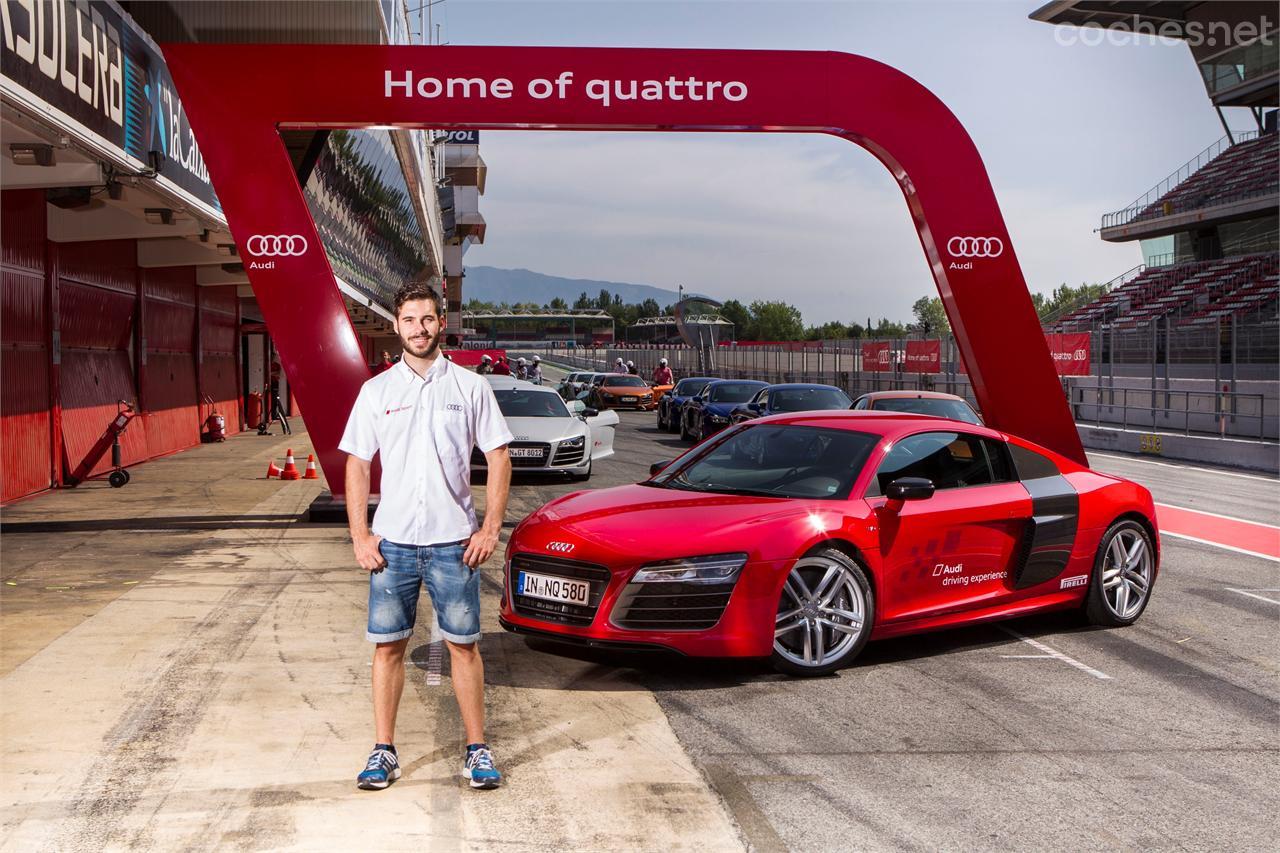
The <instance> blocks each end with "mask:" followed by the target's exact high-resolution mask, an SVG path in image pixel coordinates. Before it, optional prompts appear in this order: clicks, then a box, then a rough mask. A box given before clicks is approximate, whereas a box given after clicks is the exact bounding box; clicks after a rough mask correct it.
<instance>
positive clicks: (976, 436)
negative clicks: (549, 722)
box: [501, 411, 1159, 675]
mask: <svg viewBox="0 0 1280 853" xmlns="http://www.w3.org/2000/svg"><path fill="white" fill-rule="evenodd" d="M658 533H660V534H662V535H655V534H658ZM1158 542H1159V538H1158V534H1157V530H1156V524H1155V510H1154V507H1153V504H1152V499H1151V495H1150V493H1149V492H1148V491H1147V490H1146V489H1145V488H1143V487H1142V486H1139V485H1137V484H1136V483H1131V482H1129V481H1126V480H1122V479H1119V478H1116V477H1112V476H1109V475H1106V474H1100V473H1098V472H1096V471H1092V470H1090V469H1088V468H1085V467H1083V466H1081V465H1078V464H1076V463H1074V462H1072V461H1071V460H1069V459H1067V458H1065V457H1063V456H1060V455H1058V454H1056V453H1054V452H1052V451H1050V450H1047V449H1045V448H1043V447H1039V446H1037V445H1034V444H1031V443H1029V442H1027V441H1024V440H1022V439H1019V438H1015V437H1013V436H1010V435H1006V434H1004V433H1000V432H997V431H995V430H992V429H988V428H985V427H982V426H979V425H977V424H965V423H959V422H957V421H954V420H946V419H941V418H933V417H927V416H922V415H911V414H902V413H889V412H886V413H878V412H853V411H840V412H835V411H822V412H804V413H796V414H784V415H775V416H772V417H768V418H761V419H759V420H753V421H748V422H746V423H743V424H740V425H737V426H734V427H731V428H729V429H727V430H725V431H724V432H722V433H720V434H719V435H717V436H715V437H714V438H712V439H710V440H708V441H706V442H703V443H702V444H699V445H698V446H696V447H694V448H692V449H691V450H689V451H688V452H687V453H685V454H684V455H683V456H681V457H680V458H679V459H676V460H675V461H673V462H670V463H655V465H654V466H653V467H652V469H651V476H650V479H649V480H647V481H645V482H642V483H638V484H636V485H630V486H620V487H617V488H611V489H602V490H598V491H586V492H576V493H574V494H570V495H566V496H564V497H561V498H558V499H556V500H554V501H551V502H550V503H548V504H546V505H545V506H543V507H542V508H541V509H539V510H537V511H536V512H534V513H533V514H532V515H530V516H529V517H528V518H526V519H525V520H524V521H522V522H521V523H520V525H519V526H518V527H517V528H516V530H515V532H514V534H513V535H512V536H511V540H510V543H509V544H508V547H507V554H506V568H505V584H504V589H503V595H502V605H501V621H502V625H503V627H505V628H507V629H508V630H511V631H518V632H527V633H534V634H542V635H551V636H554V637H555V638H558V639H560V640H565V641H571V642H579V643H586V644H591V645H604V646H607V645H618V646H622V647H636V646H651V647H652V646H657V647H663V648H667V649H674V650H676V651H679V652H683V653H684V654H687V655H698V656H711V657H757V656H758V657H765V656H771V657H772V660H773V663H774V665H775V666H776V667H777V668H778V669H780V670H782V671H784V672H787V673H791V674H794V675H820V674H825V673H829V672H832V671H834V670H835V669H837V668H839V667H841V666H843V665H845V664H848V663H849V662H850V661H852V660H853V659H854V658H855V657H856V656H857V654H858V652H859V651H860V650H861V649H862V647H863V646H864V645H865V644H866V643H867V641H868V640H870V639H879V638H883V637H893V636H898V635H903V634H913V633H917V632H921V631H930V630H935V629H941V628H950V627H954V626H958V625H967V624H971V623H974V622H983V621H987V620H992V619H1001V618H1006V617H1012V616H1024V615H1026V614H1030V613H1039V612H1045V611H1050V610H1067V609H1073V608H1074V609H1079V610H1081V611H1082V613H1083V614H1084V616H1085V617H1086V618H1087V619H1088V620H1089V621H1091V622H1093V623H1095V624H1099V625H1109V626H1120V625H1128V624H1131V623H1132V622H1134V621H1135V620H1136V619H1137V618H1138V617H1139V616H1140V615H1141V614H1142V611H1143V610H1144V608H1145V607H1146V605H1147V602H1148V600H1149V598H1150V595H1151V589H1152V585H1153V584H1154V582H1155V579H1156V573H1157V569H1158V563H1159V551H1158V544H1157V543H1158Z"/></svg>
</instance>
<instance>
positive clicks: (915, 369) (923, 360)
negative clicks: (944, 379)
mask: <svg viewBox="0 0 1280 853" xmlns="http://www.w3.org/2000/svg"><path fill="white" fill-rule="evenodd" d="M907 372H908V373H941V372H942V341H907Z"/></svg>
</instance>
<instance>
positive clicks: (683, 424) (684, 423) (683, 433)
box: [680, 417, 693, 441]
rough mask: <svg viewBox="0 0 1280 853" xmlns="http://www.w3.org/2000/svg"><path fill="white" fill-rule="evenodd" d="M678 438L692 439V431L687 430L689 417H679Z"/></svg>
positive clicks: (683, 439) (682, 439)
mask: <svg viewBox="0 0 1280 853" xmlns="http://www.w3.org/2000/svg"><path fill="white" fill-rule="evenodd" d="M680 440H681V441H693V433H691V432H689V419H688V418H685V417H681V418H680Z"/></svg>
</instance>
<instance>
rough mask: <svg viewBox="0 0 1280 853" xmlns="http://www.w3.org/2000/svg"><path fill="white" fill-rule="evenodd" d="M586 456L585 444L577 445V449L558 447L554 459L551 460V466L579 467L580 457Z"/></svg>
mask: <svg viewBox="0 0 1280 853" xmlns="http://www.w3.org/2000/svg"><path fill="white" fill-rule="evenodd" d="M586 454H587V445H586V443H585V442H584V443H582V444H579V445H578V446H577V447H565V446H564V445H560V446H559V447H557V448H556V456H555V459H554V460H552V462H551V464H552V465H580V464H582V457H583V456H585V455H586Z"/></svg>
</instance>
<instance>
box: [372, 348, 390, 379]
mask: <svg viewBox="0 0 1280 853" xmlns="http://www.w3.org/2000/svg"><path fill="white" fill-rule="evenodd" d="M394 364H395V362H394V361H392V360H391V353H390V352H389V351H387V350H383V351H382V361H380V362H378V363H377V364H375V365H374V366H373V374H374V375H375V376H377V375H378V374H379V373H385V372H386V371H388V370H390V369H391V367H392V365H394Z"/></svg>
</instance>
